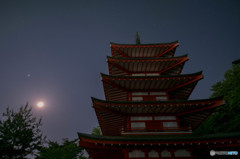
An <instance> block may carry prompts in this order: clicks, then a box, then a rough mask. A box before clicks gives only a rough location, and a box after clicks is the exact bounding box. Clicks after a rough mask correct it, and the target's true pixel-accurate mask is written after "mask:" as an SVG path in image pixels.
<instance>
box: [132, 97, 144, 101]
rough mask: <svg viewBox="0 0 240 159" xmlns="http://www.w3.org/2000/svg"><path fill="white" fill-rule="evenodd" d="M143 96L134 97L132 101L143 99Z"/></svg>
mask: <svg viewBox="0 0 240 159" xmlns="http://www.w3.org/2000/svg"><path fill="white" fill-rule="evenodd" d="M142 100H143V97H132V101H142Z"/></svg>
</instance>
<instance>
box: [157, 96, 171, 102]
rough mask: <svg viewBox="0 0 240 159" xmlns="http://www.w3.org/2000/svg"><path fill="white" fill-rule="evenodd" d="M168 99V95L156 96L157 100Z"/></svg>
mask: <svg viewBox="0 0 240 159" xmlns="http://www.w3.org/2000/svg"><path fill="white" fill-rule="evenodd" d="M167 100H168V98H167V96H159V97H156V101H167Z"/></svg>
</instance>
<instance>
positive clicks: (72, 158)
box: [36, 139, 87, 159]
mask: <svg viewBox="0 0 240 159" xmlns="http://www.w3.org/2000/svg"><path fill="white" fill-rule="evenodd" d="M76 141H77V140H74V141H69V140H68V139H64V140H63V144H62V145H59V144H58V143H57V142H52V141H49V142H48V147H42V148H41V149H40V151H39V156H38V157H37V158H36V159H46V158H49V159H87V158H86V157H84V154H83V148H81V147H79V146H78V145H77V144H76Z"/></svg>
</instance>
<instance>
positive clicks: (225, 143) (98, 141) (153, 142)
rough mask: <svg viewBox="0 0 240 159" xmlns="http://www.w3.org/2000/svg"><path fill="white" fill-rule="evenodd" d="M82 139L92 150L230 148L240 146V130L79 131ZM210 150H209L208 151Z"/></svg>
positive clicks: (80, 142)
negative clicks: (131, 133)
mask: <svg viewBox="0 0 240 159" xmlns="http://www.w3.org/2000/svg"><path fill="white" fill-rule="evenodd" d="M78 137H79V139H80V141H79V146H81V147H84V148H86V149H87V150H91V151H92V153H94V150H101V149H102V150H105V151H106V150H114V148H117V149H119V148H126V147H129V148H133V147H134V148H136V147H140V148H146V146H147V147H152V148H153V147H158V148H164V147H168V148H169V147H176V146H177V145H178V146H180V147H185V148H187V147H189V148H192V149H194V148H205V149H206V147H207V148H208V149H216V148H221V147H222V148H230V149H233V148H234V149H236V148H239V147H240V132H234V133H219V134H212V135H201V136H200V135H194V134H189V135H185V136H181V135H178V136H170V135H161V136H160V135H159V136H157V135H156V136H154V135H153V136H138V135H137V136H131V137H128V136H96V135H89V134H84V133H79V132H78ZM208 152H209V151H208Z"/></svg>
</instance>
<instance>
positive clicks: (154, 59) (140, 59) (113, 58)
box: [107, 54, 188, 62]
mask: <svg viewBox="0 0 240 159" xmlns="http://www.w3.org/2000/svg"><path fill="white" fill-rule="evenodd" d="M184 57H188V54H184V55H182V56H176V57H145V58H138V57H131V58H127V57H112V56H107V59H108V60H116V61H123V62H124V61H161V60H176V59H179V58H184Z"/></svg>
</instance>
